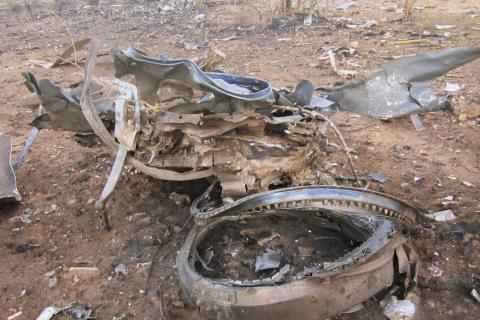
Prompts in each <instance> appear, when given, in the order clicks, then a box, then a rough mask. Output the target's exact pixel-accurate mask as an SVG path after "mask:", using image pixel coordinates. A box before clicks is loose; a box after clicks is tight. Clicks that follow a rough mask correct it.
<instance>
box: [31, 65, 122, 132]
mask: <svg viewBox="0 0 480 320" xmlns="http://www.w3.org/2000/svg"><path fill="white" fill-rule="evenodd" d="M22 75H23V77H24V78H25V80H26V81H25V84H26V86H27V88H28V89H29V90H30V91H31V92H34V93H36V94H37V96H38V99H39V102H40V104H41V105H42V107H43V108H44V109H45V111H46V112H45V113H42V114H40V115H39V116H38V117H37V118H35V119H34V120H33V122H32V126H34V127H36V128H37V129H63V130H66V131H71V132H76V133H91V132H92V128H91V127H90V125H89V123H88V122H87V121H86V120H85V117H84V115H83V113H82V110H81V108H80V103H79V94H80V92H81V90H82V87H83V84H81V83H80V84H78V85H77V86H76V87H74V88H73V89H71V90H64V89H62V88H60V87H59V86H57V85H56V84H55V83H53V82H52V81H50V80H47V79H42V80H37V79H36V78H35V76H34V75H33V74H32V73H30V72H25V73H22ZM97 89H98V90H95V92H96V93H95V97H94V99H98V100H100V99H101V98H105V96H106V94H105V92H103V91H102V90H100V88H99V87H98V86H97ZM112 105H113V104H112V102H111V101H109V100H108V99H105V100H100V102H99V103H97V104H96V105H95V106H96V109H97V112H98V113H99V114H102V115H103V116H104V117H105V116H110V117H111V115H112V114H113V110H112ZM109 111H110V112H109Z"/></svg>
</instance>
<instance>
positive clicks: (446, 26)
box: [435, 24, 457, 30]
mask: <svg viewBox="0 0 480 320" xmlns="http://www.w3.org/2000/svg"><path fill="white" fill-rule="evenodd" d="M456 27H457V26H456V25H454V24H436V25H435V29H437V30H450V29H455V28H456Z"/></svg>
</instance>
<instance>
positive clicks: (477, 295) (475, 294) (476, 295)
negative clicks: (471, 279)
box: [470, 289, 480, 303]
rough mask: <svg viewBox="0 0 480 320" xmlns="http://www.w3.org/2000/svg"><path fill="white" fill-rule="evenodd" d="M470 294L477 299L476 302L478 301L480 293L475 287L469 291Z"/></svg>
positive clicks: (479, 300)
mask: <svg viewBox="0 0 480 320" xmlns="http://www.w3.org/2000/svg"><path fill="white" fill-rule="evenodd" d="M470 295H471V296H472V297H473V298H474V299H475V300H477V302H478V303H480V293H478V291H477V289H472V291H470Z"/></svg>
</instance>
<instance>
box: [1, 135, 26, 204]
mask: <svg viewBox="0 0 480 320" xmlns="http://www.w3.org/2000/svg"><path fill="white" fill-rule="evenodd" d="M21 199H22V197H21V196H20V193H19V192H18V190H17V180H16V177H15V171H13V168H12V139H11V138H10V137H9V136H7V135H6V134H3V133H0V203H6V202H14V201H20V200H21Z"/></svg>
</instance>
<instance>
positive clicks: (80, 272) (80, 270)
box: [68, 267, 100, 281]
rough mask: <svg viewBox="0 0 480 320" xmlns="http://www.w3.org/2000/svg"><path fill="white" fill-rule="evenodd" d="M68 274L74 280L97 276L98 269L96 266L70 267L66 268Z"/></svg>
mask: <svg viewBox="0 0 480 320" xmlns="http://www.w3.org/2000/svg"><path fill="white" fill-rule="evenodd" d="M68 274H69V275H71V276H72V277H73V279H74V280H76V281H79V280H87V279H91V278H93V277H96V276H98V275H99V274H100V270H99V269H98V268H97V267H70V268H68Z"/></svg>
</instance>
